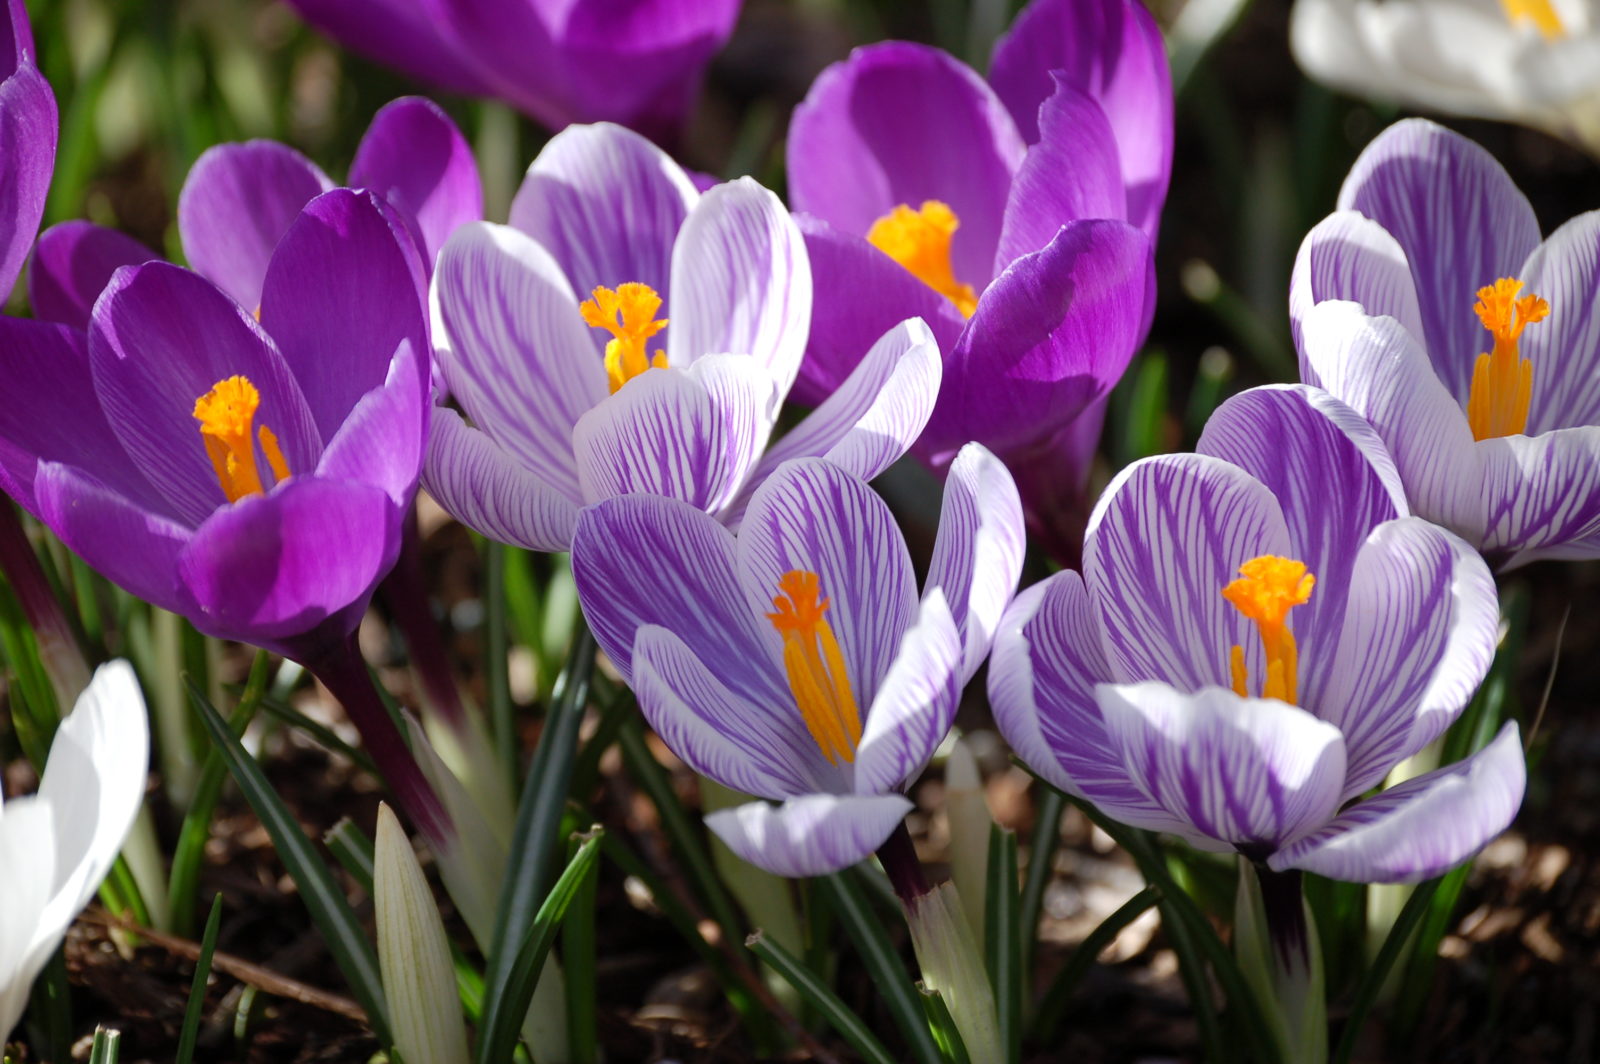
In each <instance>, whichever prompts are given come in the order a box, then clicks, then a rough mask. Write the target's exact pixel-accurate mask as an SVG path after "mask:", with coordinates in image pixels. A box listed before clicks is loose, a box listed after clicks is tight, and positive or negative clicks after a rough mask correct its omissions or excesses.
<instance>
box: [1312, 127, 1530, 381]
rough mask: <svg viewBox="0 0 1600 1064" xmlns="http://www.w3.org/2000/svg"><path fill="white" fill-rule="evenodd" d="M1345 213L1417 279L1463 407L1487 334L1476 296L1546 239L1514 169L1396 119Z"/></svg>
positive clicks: (1431, 344) (1441, 362) (1457, 139)
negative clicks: (1367, 221) (1389, 240)
mask: <svg viewBox="0 0 1600 1064" xmlns="http://www.w3.org/2000/svg"><path fill="white" fill-rule="evenodd" d="M1339 208H1340V209H1341V210H1356V211H1360V212H1361V213H1362V214H1364V215H1366V216H1367V217H1368V218H1371V219H1372V220H1373V221H1375V222H1377V223H1378V224H1379V225H1381V226H1383V228H1385V229H1387V230H1388V231H1389V232H1390V233H1391V234H1392V235H1393V236H1394V238H1395V240H1396V241H1398V242H1399V244H1400V247H1401V248H1402V249H1404V251H1405V255H1406V260H1407V261H1408V262H1410V264H1411V276H1412V279H1413V281H1414V282H1415V283H1416V289H1417V303H1418V306H1419V308H1420V309H1421V312H1422V328H1423V332H1424V333H1425V334H1426V336H1427V352H1428V358H1429V360H1430V361H1432V363H1433V368H1434V371H1435V372H1436V373H1438V374H1439V379H1440V380H1442V381H1444V383H1445V387H1446V389H1447V390H1448V391H1449V392H1450V394H1452V395H1454V396H1455V397H1456V400H1457V401H1458V402H1462V403H1464V402H1466V399H1467V392H1468V390H1469V386H1470V385H1471V382H1472V366H1473V362H1474V360H1475V358H1476V357H1477V355H1478V353H1479V352H1481V351H1483V350H1484V346H1485V344H1484V340H1485V339H1486V334H1485V333H1484V330H1483V325H1482V323H1480V322H1479V321H1478V317H1477V315H1476V314H1474V313H1473V312H1472V306H1473V302H1474V299H1475V293H1476V292H1477V290H1478V289H1479V288H1480V287H1482V286H1483V285H1490V284H1494V282H1495V280H1496V279H1497V278H1500V277H1514V276H1516V273H1517V270H1519V269H1520V268H1521V267H1522V264H1523V262H1524V261H1525V260H1526V259H1527V257H1528V254H1529V252H1531V251H1533V249H1534V246H1535V245H1536V244H1538V243H1539V223H1538V221H1537V220H1536V219H1535V218H1534V216H1533V208H1532V207H1530V206H1528V200H1527V198H1526V197H1525V196H1523V194H1522V193H1521V192H1519V191H1517V186H1516V185H1515V184H1513V183H1512V181H1511V178H1510V177H1509V176H1507V174H1506V172H1505V170H1504V169H1503V168H1502V167H1501V166H1500V164H1499V163H1498V162H1496V161H1495V160H1494V157H1493V156H1491V155H1490V154H1489V153H1488V152H1486V151H1484V150H1483V149H1482V148H1480V147H1479V146H1478V145H1476V144H1474V143H1473V142H1472V141H1470V140H1468V139H1467V138H1465V137H1463V136H1461V135H1460V134H1459V133H1452V132H1451V131H1450V130H1448V129H1445V128H1444V127H1443V126H1439V125H1436V124H1434V123H1433V122H1429V121H1427V120H1426V119H1421V118H1411V119H1407V120H1405V121H1403V122H1397V123H1395V124H1394V125H1392V126H1390V127H1389V128H1388V129H1387V130H1385V131H1384V132H1383V133H1382V134H1380V135H1379V136H1378V138H1377V139H1376V140H1374V141H1373V142H1372V143H1371V144H1369V145H1368V146H1367V148H1366V150H1365V151H1363V152H1362V153H1361V157H1360V158H1359V159H1357V160H1356V164H1355V166H1353V167H1351V169H1350V176H1349V177H1347V178H1345V182H1344V187H1343V188H1342V189H1341V190H1340V191H1339Z"/></svg>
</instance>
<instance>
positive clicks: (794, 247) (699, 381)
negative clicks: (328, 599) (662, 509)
mask: <svg viewBox="0 0 1600 1064" xmlns="http://www.w3.org/2000/svg"><path fill="white" fill-rule="evenodd" d="M434 296H435V301H436V303H437V305H438V309H439V316H440V320H441V321H442V322H443V326H444V329H445V330H446V332H447V349H445V350H442V351H441V356H440V357H441V364H442V369H443V376H444V379H445V383H446V384H447V385H448V386H449V389H450V392H451V394H452V396H453V397H454V398H455V399H456V400H457V401H458V402H459V403H460V405H461V409H462V410H463V411H464V412H465V414H466V418H463V417H461V416H460V415H458V414H456V413H455V412H454V411H451V410H440V411H439V413H438V416H437V417H436V418H435V421H434V428H433V437H432V439H431V441H430V445H429V449H428V461H427V467H426V470H425V472H424V484H425V485H426V487H427V489H428V491H429V492H430V493H431V494H432V495H433V496H434V497H435V498H436V499H438V500H439V502H440V503H441V504H442V505H443V506H444V507H445V509H447V510H449V511H450V512H451V513H452V514H454V515H455V516H456V517H457V518H459V519H460V520H461V521H463V522H464V523H466V524H468V525H470V526H471V527H473V528H475V529H477V530H478V531H480V532H482V533H483V534H484V535H486V536H489V537H490V538H492V539H497V540H500V541H502V542H506V543H513V544H518V545H520V546H524V547H529V548H532V549H535V550H566V549H567V547H568V545H569V544H570V542H571V540H572V533H573V528H574V525H575V523H576V521H577V517H578V511H579V509H580V508H581V507H583V506H585V505H587V504H590V503H594V502H597V501H599V500H601V499H605V498H609V497H611V496H615V495H624V494H629V493H634V492H643V493H647V494H652V495H663V496H670V497H672V498H677V499H681V500H683V501H685V502H687V503H689V504H690V505H692V506H694V507H696V508H697V509H700V510H704V511H705V512H707V513H712V514H716V515H718V516H719V517H721V518H722V519H723V520H725V521H727V522H729V523H730V524H734V523H737V520H738V518H739V515H740V514H741V513H742V512H743V510H744V507H745V505H746V504H747V503H748V501H749V498H750V494H751V492H752V491H753V490H754V488H755V486H756V485H757V484H759V483H760V482H761V480H762V479H763V478H765V477H766V476H767V475H768V474H769V473H770V472H771V471H772V470H773V469H775V468H776V467H777V465H778V464H779V463H780V462H782V461H784V460H786V459H789V458H795V457H802V456H807V455H813V456H817V455H825V456H827V457H829V458H830V459H832V460H833V461H835V462H838V463H840V464H841V465H842V466H844V467H845V468H846V469H848V470H849V471H850V472H852V473H854V474H855V475H857V476H860V477H863V478H871V477H873V476H876V475H877V474H878V473H879V472H881V471H882V470H883V469H884V468H886V467H887V466H888V465H889V463H891V462H893V461H894V460H895V459H896V458H898V457H900V455H901V454H903V453H904V451H905V449H906V448H907V447H908V446H909V445H910V442H911V441H912V440H913V439H915V438H916V435H917V433H918V432H920V431H921V429H922V426H923V424H924V422H925V421H926V420H927V417H928V413H929V411H930V410H931V409H932V406H933V402H934V396H935V394H936V393H937V391H938V380H939V357H938V352H937V349H936V348H935V346H934V343H933V339H932V336H931V334H930V332H929V331H928V328H927V326H925V325H924V324H923V323H921V322H920V321H915V320H913V321H905V322H901V323H900V324H898V325H896V326H894V327H893V328H891V329H889V330H888V332H887V333H886V334H885V335H883V336H882V337H881V338H879V339H878V341H877V343H876V344H874V345H873V346H872V347H871V349H870V350H869V351H868V352H867V353H866V358H865V359H863V361H862V364H861V366H860V368H859V370H858V371H857V372H856V373H855V374H853V375H852V376H851V377H850V379H849V380H848V381H845V382H844V383H843V384H842V385H841V386H840V388H839V389H838V390H837V391H836V392H835V393H834V394H833V395H832V396H830V397H829V399H828V400H827V401H826V402H824V403H823V404H822V405H821V406H820V407H819V408H818V409H817V410H816V411H814V412H813V413H812V415H811V416H810V417H809V418H807V419H806V420H805V421H804V422H802V423H800V424H799V425H797V426H796V427H795V428H794V429H793V430H792V431H790V432H789V433H788V434H787V435H786V436H784V437H783V438H782V439H781V440H780V441H778V442H777V443H776V444H775V445H774V446H773V447H772V448H771V449H770V450H769V449H768V447H767V443H768V439H769V437H770V435H771V433H772V430H773V426H774V424H775V422H776V420H777V415H778V410H779V408H780V406H781V404H782V402H783V399H784V397H785V396H786V395H787V394H788V392H789V388H790V386H791V385H792V384H793V382H794V378H795V373H796V371H797V370H798V368H799V364H800V358H801V354H802V352H803V351H804V349H805V340H806V324H807V322H808V320H809V319H810V314H811V271H810V266H809V263H808V261H807V258H806V251H805V246H804V244H803V243H802V241H801V238H800V233H799V231H798V230H797V229H796V228H795V225H794V222H793V220H792V219H791V218H790V217H789V213H788V211H786V210H785V209H784V208H783V205H782V204H781V203H779V202H778V199H777V197H776V196H774V195H773V194H772V193H771V192H769V191H767V190H766V189H764V188H762V187H761V186H760V185H757V184H756V183H755V182H753V181H751V180H749V179H747V178H746V179H741V180H738V181H733V182H729V183H727V184H724V185H719V186H716V187H714V188H712V189H711V190H710V191H708V192H706V193H705V194H703V195H702V194H701V193H699V192H697V191H696V190H695V188H694V186H693V184H691V182H690V180H689V177H688V175H687V174H685V173H684V171H683V170H682V169H681V168H680V167H679V166H678V165H677V164H676V163H674V162H673V161H672V160H671V159H670V158H669V157H668V156H667V155H665V154H664V153H663V152H662V151H661V150H660V149H659V148H657V147H655V146H654V145H653V144H651V143H650V142H649V141H647V140H645V139H644V138H643V137H640V136H639V135H638V134H636V133H631V132H629V131H628V130H625V129H623V128H621V127H620V126H610V125H599V126H575V127H572V128H570V129H568V130H566V131H565V132H563V133H561V134H560V135H559V136H557V137H556V138H555V139H553V140H552V141H551V142H550V143H549V145H548V146H546V148H545V150H544V151H543V152H542V153H540V155H539V157H538V158H537V159H535V160H534V162H533V165H532V167H531V168H530V169H529V171H528V176H527V179H526V181H525V182H524V184H523V187H522V189H521V191H520V192H519V193H518V195H517V198H516V201H515V203H514V204H513V205H512V209H511V224H510V225H493V224H489V223H476V224H471V225H467V226H463V227H462V228H461V229H460V230H458V231H457V233H456V234H455V236H453V237H452V238H451V239H450V241H449V242H448V243H447V244H446V245H445V248H444V251H443V253H442V254H441V255H440V258H439V263H438V269H437V272H436V274H435V276H434ZM469 419H470V424H469Z"/></svg>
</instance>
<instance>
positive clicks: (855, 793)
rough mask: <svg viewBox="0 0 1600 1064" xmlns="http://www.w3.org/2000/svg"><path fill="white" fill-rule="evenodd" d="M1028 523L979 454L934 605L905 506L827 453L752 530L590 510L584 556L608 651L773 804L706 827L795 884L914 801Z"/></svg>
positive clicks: (733, 778)
mask: <svg viewBox="0 0 1600 1064" xmlns="http://www.w3.org/2000/svg"><path fill="white" fill-rule="evenodd" d="M1022 549H1023V531H1022V515H1021V511H1020V508H1019V504H1018V502H1017V496H1016V490H1015V488H1014V487H1013V485H1012V483H1011V478H1010V477H1009V476H1008V475H1007V474H1006V470H1005V467H1004V466H1003V465H1001V464H1000V462H999V461H997V460H996V459H995V458H994V456H993V455H991V454H989V453H988V452H987V451H985V450H984V449H983V448H982V447H980V446H978V445H973V446H971V447H969V448H966V449H964V450H963V451H962V453H961V454H960V455H959V456H958V457H957V458H956V460H955V461H954V462H953V463H952V465H951V470H950V476H949V479H948V481H947V484H946V488H945V499H944V508H943V515H942V517H941V519H940V526H939V535H938V540H937V542H936V544H935V546H934V551H933V560H932V563H931V565H930V567H929V570H928V577H927V580H926V582H925V584H924V587H923V592H922V596H921V598H920V600H919V598H918V596H917V591H916V586H915V583H914V578H913V575H912V570H911V559H910V556H909V554H908V553H907V550H906V546H905V541H904V540H903V539H902V538H901V535H900V531H899V529H898V528H897V527H896V525H895V522H894V518H893V517H892V516H891V514H890V513H889V509H888V507H887V506H886V505H884V503H883V501H882V500H881V499H879V498H878V497H877V496H876V495H875V494H873V492H872V491H871V489H869V488H868V487H867V486H866V484H865V483H863V482H862V481H861V480H860V479H859V478H857V477H854V476H851V475H850V474H849V473H847V472H845V471H844V470H842V469H840V468H839V467H838V466H836V465H834V464H832V463H831V462H828V461H827V460H825V459H816V458H810V459H798V460H795V461H792V462H787V463H785V464H784V465H783V466H782V467H781V468H780V469H779V470H778V471H777V472H776V473H774V474H773V475H772V476H771V477H770V478H768V479H767V480H766V481H765V482H764V483H763V484H762V485H761V487H760V488H758V489H757V490H756V493H755V498H754V499H753V500H752V502H751V504H750V510H749V513H748V514H747V515H746V517H745V521H744V525H743V527H742V528H741V530H740V532H739V534H738V536H737V538H735V536H734V534H733V533H731V532H729V531H728V530H727V528H726V527H724V526H723V525H722V524H720V523H719V522H717V521H716V520H715V519H713V518H712V517H710V516H708V515H706V514H705V513H703V512H701V511H699V510H697V509H695V508H694V507H692V506H689V505H687V504H685V503H683V502H681V501H679V500H676V499H667V498H659V497H654V496H648V495H628V496H622V497H619V498H613V499H607V500H605V501H604V502H602V503H600V504H598V505H596V506H592V507H589V508H587V509H586V510H584V512H583V514H582V516H581V517H580V518H579V520H578V530H577V535H576V537H575V538H574V540H573V549H572V568H573V575H574V576H575V578H576V580H577V585H578V596H579V599H580V600H581V601H582V603H583V609H584V614H585V616H586V617H587V618H588V620H589V625H590V627H591V629H592V630H593V631H594V634H595V638H596V640H598V642H599V644H600V646H601V648H602V649H603V650H605V652H606V653H607V654H608V655H609V656H610V657H611V660H612V661H613V662H614V663H615V664H616V665H617V667H618V668H619V669H620V670H621V671H622V673H623V675H624V676H625V677H627V679H628V681H629V683H631V684H632V686H633V689H634V691H635V692H637V694H638V696H639V706H640V708H641V709H642V710H643V711H644V715H645V717H646V718H647V719H648V720H649V722H650V725H651V727H653V728H654V729H655V730H656V732H657V734H659V735H660V736H661V738H662V740H663V741H664V742H665V743H666V744H667V745H668V747H670V748H671V749H672V750H673V752H674V753H676V754H677V755H678V756H679V757H681V758H683V759H684V760H685V761H686V762H688V763H689V765H691V766H692V767H693V768H694V769H695V770H696V771H697V772H700V773H701V774H702V775H705V776H709V777H710V778H712V779H714V780H716V781H717V782H719V783H721V784H723V785H724V786H727V787H732V788H733V789H735V790H738V791H742V792H744V793H746V794H753V795H756V796H757V797H759V798H764V799H771V800H772V801H776V802H781V803H782V804H781V805H777V806H771V805H767V804H766V803H765V802H756V803H753V804H750V805H744V806H740V807H737V808H735V809H729V810H724V811H722V812H719V813H715V814H713V815H712V816H710V817H708V818H707V823H708V825H709V826H710V827H711V829H712V830H713V831H715V832H716V833H717V834H718V835H719V836H720V837H721V838H722V840H723V841H724V842H726V843H727V844H728V846H729V847H730V848H731V849H732V850H733V851H734V852H735V853H737V854H738V855H739V856H740V857H742V858H744V859H745V860H747V861H749V862H751V863H752V864H755V865H757V866H759V867H761V868H765V869H767V870H768V871H771V872H774V873H776V874H778V875H784V876H812V875H822V874H825V873H827V872H831V871H836V870H838V869H840V868H844V867H845V866H847V865H850V864H853V863H855V862H856V861H859V860H861V859H862V858H864V857H866V856H867V855H868V854H870V853H871V852H872V851H873V850H875V849H877V848H878V847H879V846H881V845H882V844H883V842H884V840H885V839H887V838H888V837H889V835H890V833H891V832H892V831H893V830H894V829H895V827H896V826H897V825H898V824H899V823H900V821H901V819H902V818H903V817H904V816H905V814H906V811H907V810H908V809H910V808H911V803H910V801H909V800H907V799H906V797H905V795H904V794H903V793H902V792H903V790H904V788H905V787H906V786H907V785H908V784H909V783H910V782H911V781H912V780H913V779H915V778H916V776H917V775H918V774H920V773H921V771H922V768H923V765H924V764H925V763H926V762H927V760H928V758H929V757H930V756H932V754H933V750H934V747H936V746H937V745H938V743H939V741H940V740H941V739H943V738H944V735H945V732H946V731H947V730H948V729H949V727H950V721H951V718H952V717H953V715H954V714H955V709H956V701H957V699H958V697H959V696H960V693H961V688H962V686H963V685H964V684H965V683H966V681H967V680H968V679H969V678H970V677H971V676H972V674H973V672H974V671H975V670H976V669H977V667H978V665H979V663H980V662H982V661H983V659H984V657H985V656H986V654H987V653H988V649H989V643H990V640H991V638H992V634H993V631H994V626H995V624H996V623H997V622H998V620H999V618H1000V615H1001V612H1002V611H1003V610H1004V608H1005V605H1006V603H1007V602H1009V601H1010V599H1011V594H1012V592H1013V590H1014V589H1015V587H1016V580H1017V575H1018V573H1019V571H1020V568H1021V562H1022Z"/></svg>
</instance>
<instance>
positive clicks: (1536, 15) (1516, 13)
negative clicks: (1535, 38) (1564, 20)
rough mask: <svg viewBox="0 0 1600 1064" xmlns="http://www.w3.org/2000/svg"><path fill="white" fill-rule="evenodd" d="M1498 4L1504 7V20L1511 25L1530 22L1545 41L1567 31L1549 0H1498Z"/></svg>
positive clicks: (1562, 34) (1563, 34) (1560, 35)
mask: <svg viewBox="0 0 1600 1064" xmlns="http://www.w3.org/2000/svg"><path fill="white" fill-rule="evenodd" d="M1500 6H1501V7H1502V8H1504V9H1505V13H1506V21H1508V22H1510V23H1511V24H1512V25H1513V26H1520V25H1522V24H1523V23H1524V22H1531V23H1532V24H1533V27H1534V29H1536V30H1538V31H1539V33H1540V35H1541V36H1543V37H1544V39H1545V40H1547V41H1553V40H1555V39H1556V38H1557V37H1562V36H1565V34H1566V32H1567V28H1566V27H1565V26H1563V25H1562V24H1561V16H1559V15H1557V14H1556V6H1555V4H1553V3H1551V0H1500Z"/></svg>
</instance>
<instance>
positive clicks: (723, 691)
mask: <svg viewBox="0 0 1600 1064" xmlns="http://www.w3.org/2000/svg"><path fill="white" fill-rule="evenodd" d="M633 686H634V690H635V691H637V692H638V695H639V709H640V710H641V711H642V712H643V713H644V716H645V719H646V720H647V721H649V722H650V727H651V728H653V729H655V732H656V734H657V735H659V736H661V741H662V742H664V743H666V744H667V748H668V749H669V750H671V751H672V752H673V753H675V754H677V755H678V756H679V757H681V758H682V759H683V760H684V761H685V762H687V763H688V764H689V765H690V766H692V767H693V768H694V770H695V771H696V772H699V773H700V774H701V775H704V776H709V777H711V778H712V779H714V780H716V781H717V782H719V783H721V784H722V785H723V786H725V787H732V788H733V789H734V790H736V791H742V792H744V793H745V794H754V795H759V796H760V797H763V798H774V799H777V798H788V797H790V796H792V795H797V794H808V793H810V792H812V791H815V790H817V789H819V787H822V786H826V785H827V784H828V783H833V784H837V783H838V782H839V780H840V770H839V769H838V768H837V767H836V766H834V765H830V764H829V763H828V762H827V761H826V760H825V759H824V758H823V756H822V751H821V749H820V748H819V747H818V746H817V744H816V742H815V741H814V740H813V739H812V738H811V736H810V734H808V733H807V731H806V729H805V727H804V725H803V723H802V718H801V716H800V711H799V709H797V708H796V707H795V704H794V701H793V699H790V700H789V701H787V702H784V703H776V704H774V703H766V704H757V703H752V702H749V701H746V700H745V699H743V698H740V697H739V696H738V695H735V694H734V693H733V692H731V691H729V690H728V688H727V687H725V686H724V685H723V684H722V683H721V682H720V681H719V680H718V679H717V678H716V676H714V675H712V673H711V670H710V669H708V668H706V666H705V664H704V663H703V662H702V661H701V659H700V658H698V657H696V656H695V653H694V651H692V650H690V649H689V648H688V647H687V646H685V645H684V642H683V640H681V639H679V638H678V637H677V636H676V635H674V634H673V633H672V632H671V631H670V630H669V629H666V628H661V627H657V626H654V625H646V626H645V627H643V628H641V629H639V634H638V635H637V636H635V637H634V642H633Z"/></svg>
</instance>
